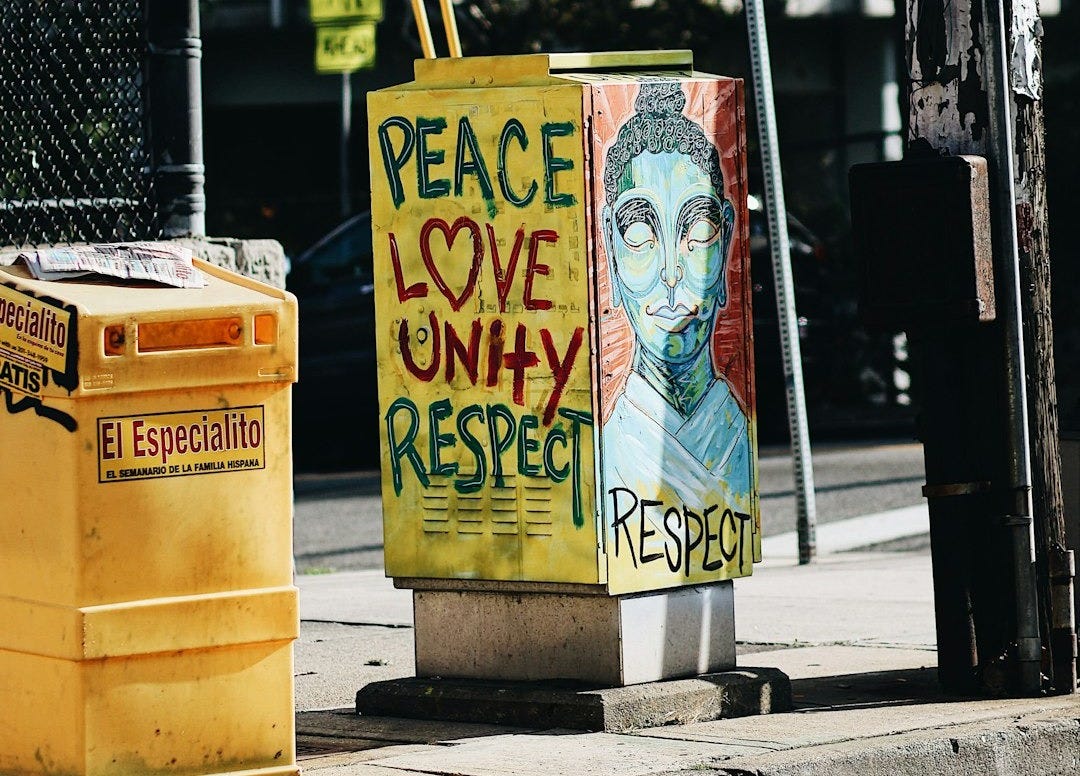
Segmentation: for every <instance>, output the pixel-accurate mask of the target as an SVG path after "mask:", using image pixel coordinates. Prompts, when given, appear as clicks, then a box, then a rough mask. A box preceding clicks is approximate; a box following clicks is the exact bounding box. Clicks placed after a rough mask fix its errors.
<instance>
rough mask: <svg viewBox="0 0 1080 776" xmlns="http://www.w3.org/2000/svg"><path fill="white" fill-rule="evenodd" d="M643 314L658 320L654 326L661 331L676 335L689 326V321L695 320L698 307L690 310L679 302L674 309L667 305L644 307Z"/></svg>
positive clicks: (695, 306)
mask: <svg viewBox="0 0 1080 776" xmlns="http://www.w3.org/2000/svg"><path fill="white" fill-rule="evenodd" d="M645 314H646V315H651V316H653V317H654V318H658V319H659V320H658V321H657V322H656V325H657V326H659V327H660V328H661V329H664V330H665V331H670V332H672V333H675V334H677V333H679V332H680V331H682V330H683V329H685V328H686V327H687V326H689V325H690V322H691V321H693V320H694V319H695V318H697V315H698V306H697V305H694V306H693V307H692V308H691V307H687V306H686V305H685V304H683V303H682V302H679V303H678V304H676V305H675V306H674V307H672V306H671V305H669V304H667V303H662V304H660V305H657V306H656V307H652V306H651V305H646V306H645Z"/></svg>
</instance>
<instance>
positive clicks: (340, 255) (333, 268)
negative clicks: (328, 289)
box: [306, 217, 373, 285]
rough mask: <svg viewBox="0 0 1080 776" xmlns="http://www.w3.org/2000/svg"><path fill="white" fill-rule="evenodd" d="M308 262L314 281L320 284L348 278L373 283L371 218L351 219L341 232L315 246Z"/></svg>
mask: <svg viewBox="0 0 1080 776" xmlns="http://www.w3.org/2000/svg"><path fill="white" fill-rule="evenodd" d="M306 263H307V264H308V266H309V272H310V273H311V280H312V282H313V283H315V284H317V285H325V284H328V283H334V282H338V281H341V280H347V279H355V280H359V281H360V282H362V283H370V282H372V278H373V275H372V260H371V219H370V217H365V218H358V219H356V220H355V221H351V222H348V223H347V224H346V225H345V227H344V228H342V229H341V231H339V232H337V233H336V234H334V235H332V236H331V237H330V238H329V239H327V241H326V242H325V243H323V244H322V245H319V246H318V247H316V248H315V249H313V250H312V252H311V253H310V254H308V257H307V262H306Z"/></svg>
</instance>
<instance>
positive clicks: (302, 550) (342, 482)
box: [294, 442, 924, 573]
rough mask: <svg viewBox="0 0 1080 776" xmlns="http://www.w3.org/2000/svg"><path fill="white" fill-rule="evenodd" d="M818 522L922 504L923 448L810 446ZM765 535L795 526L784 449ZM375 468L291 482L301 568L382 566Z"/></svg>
mask: <svg viewBox="0 0 1080 776" xmlns="http://www.w3.org/2000/svg"><path fill="white" fill-rule="evenodd" d="M813 464H814V466H813V474H814V484H815V492H816V504H817V521H818V523H819V524H823V523H829V522H832V521H834V520H843V519H845V518H849V517H856V516H859V515H865V514H870V513H873V512H880V511H884V510H887V509H894V508H897V507H905V506H911V505H913V504H919V503H921V502H922V494H921V487H922V484H923V481H924V479H923V460H922V447H921V446H920V445H917V444H896V443H873V442H869V443H858V444H849V445H841V444H830V445H823V446H820V447H815V449H814V453H813ZM758 468H759V473H760V494H761V518H762V528H763V536H772V535H775V534H779V533H784V532H787V531H793V530H795V514H796V502H795V482H794V475H793V473H792V460H791V455H790V452H789V451H788V450H787V448H778V447H777V448H765V449H763V450H762V451H761V455H760V458H759V464H758ZM379 483H380V479H379V473H378V472H377V471H375V472H356V473H347V474H327V475H319V474H302V475H297V477H296V480H295V493H296V499H295V502H296V525H295V542H294V545H295V552H296V568H297V571H299V572H300V573H319V572H326V571H346V570H355V569H370V568H382V557H383V554H382V553H383V547H382V506H381V501H380V493H379V488H380V485H379Z"/></svg>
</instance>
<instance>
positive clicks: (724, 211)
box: [606, 151, 734, 364]
mask: <svg viewBox="0 0 1080 776" xmlns="http://www.w3.org/2000/svg"><path fill="white" fill-rule="evenodd" d="M627 178H629V179H631V182H630V185H629V186H627V185H626V181H627ZM606 217H607V219H608V223H607V224H606V226H607V229H608V235H607V237H608V246H609V253H610V254H611V261H612V267H613V274H614V285H615V290H616V304H622V306H623V307H624V308H625V310H626V314H627V316H628V317H629V319H630V325H631V326H633V328H634V332H635V334H636V335H637V340H638V342H639V343H640V346H641V347H642V348H644V349H645V350H646V351H647V352H648V353H649V354H650V355H652V356H653V357H654V358H657V359H659V360H661V361H665V362H668V363H671V364H683V363H685V362H687V361H690V360H691V359H693V358H695V357H696V356H698V355H699V354H700V352H701V350H702V348H703V347H705V345H706V343H707V342H708V339H709V333H710V332H711V331H712V324H713V319H714V317H715V315H716V309H717V307H718V306H721V305H723V304H724V302H725V288H724V265H725V261H726V258H727V249H728V242H729V240H728V235H730V233H731V225H732V224H733V223H734V211H733V210H732V207H731V204H730V203H729V202H727V201H726V200H724V199H722V198H721V197H720V196H719V195H718V193H717V191H716V190H715V189H714V188H713V186H712V183H711V181H710V180H709V176H708V175H707V174H706V173H705V172H703V171H702V170H701V169H700V168H699V167H698V166H697V165H696V164H694V162H693V161H692V160H691V159H690V157H689V156H687V155H685V154H679V153H672V152H665V153H659V154H657V153H652V152H649V151H646V152H644V153H642V154H640V155H638V156H636V157H634V159H632V160H631V161H630V164H629V166H628V172H627V174H626V175H625V176H624V178H623V184H622V185H621V186H620V193H619V195H618V197H617V198H616V199H615V201H614V202H613V203H612V205H611V208H610V211H609V212H608V213H607V214H606Z"/></svg>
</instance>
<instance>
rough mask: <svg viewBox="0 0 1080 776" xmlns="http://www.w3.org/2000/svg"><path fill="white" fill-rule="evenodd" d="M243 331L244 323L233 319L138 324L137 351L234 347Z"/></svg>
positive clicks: (237, 344)
mask: <svg viewBox="0 0 1080 776" xmlns="http://www.w3.org/2000/svg"><path fill="white" fill-rule="evenodd" d="M243 332H244V326H243V320H242V319H240V318H235V317H234V318H209V319H207V320H203V321H163V322H160V323H140V324H139V352H140V353H154V352H158V351H163V350H189V349H192V348H219V347H237V346H239V345H240V344H241V343H240V336H241V335H242V334H243Z"/></svg>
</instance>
